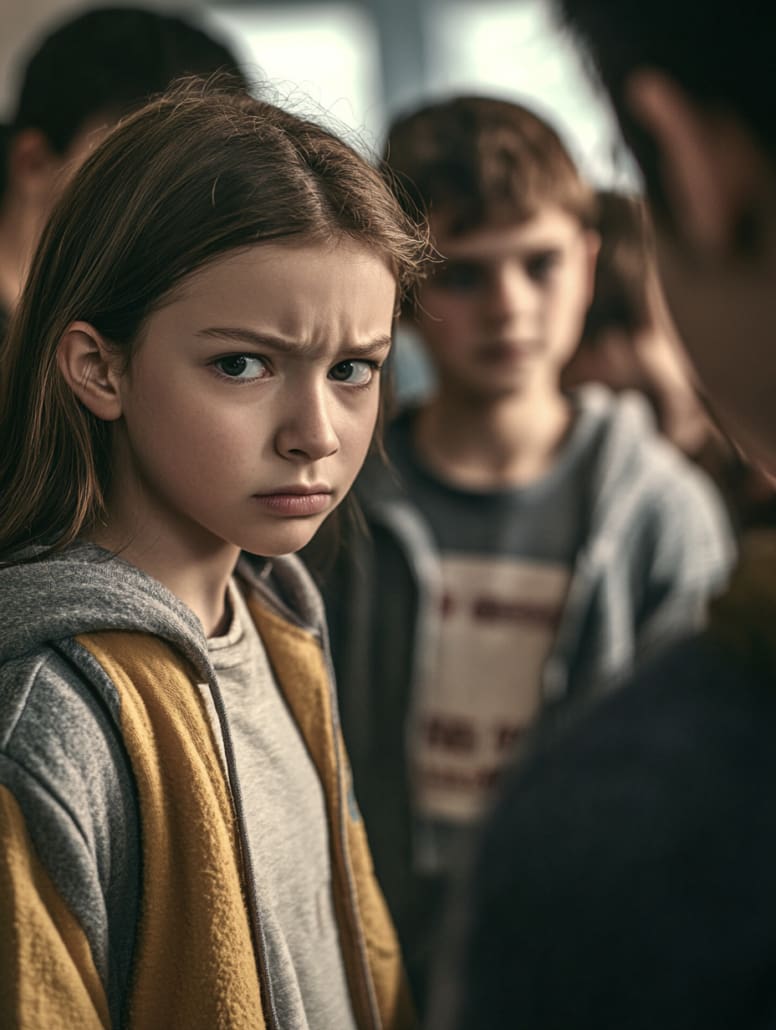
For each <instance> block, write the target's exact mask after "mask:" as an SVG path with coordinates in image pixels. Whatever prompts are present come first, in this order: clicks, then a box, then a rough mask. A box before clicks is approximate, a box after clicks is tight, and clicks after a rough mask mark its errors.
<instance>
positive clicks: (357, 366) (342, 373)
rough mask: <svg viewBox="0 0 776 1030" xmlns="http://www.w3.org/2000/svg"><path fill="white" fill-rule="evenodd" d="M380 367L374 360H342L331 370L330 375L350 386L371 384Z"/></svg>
mask: <svg viewBox="0 0 776 1030" xmlns="http://www.w3.org/2000/svg"><path fill="white" fill-rule="evenodd" d="M378 369H379V365H377V364H376V362H374V361H340V362H339V363H338V364H336V365H335V366H334V368H333V369H332V370H331V372H329V377H330V378H331V379H334V380H336V381H337V382H338V383H347V384H348V385H349V386H369V384H370V383H371V382H372V379H373V378H374V375H375V372H377V371H378Z"/></svg>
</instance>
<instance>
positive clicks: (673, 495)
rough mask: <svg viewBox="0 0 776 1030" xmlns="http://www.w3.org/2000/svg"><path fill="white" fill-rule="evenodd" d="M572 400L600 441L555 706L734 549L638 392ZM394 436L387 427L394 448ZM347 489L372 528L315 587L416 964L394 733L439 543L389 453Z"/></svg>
mask: <svg viewBox="0 0 776 1030" xmlns="http://www.w3.org/2000/svg"><path fill="white" fill-rule="evenodd" d="M577 403H578V404H579V406H580V407H581V408H582V409H583V410H584V411H585V412H586V413H587V414H588V415H589V416H590V417H592V418H593V419H594V420H595V421H596V423H597V430H596V432H595V433H594V436H595V439H596V441H597V442H596V447H597V451H596V457H595V462H594V466H593V472H592V475H591V477H590V482H589V484H588V491H587V495H588V498H589V502H588V509H589V511H588V515H587V520H586V524H587V527H588V532H587V537H586V540H585V541H584V543H583V545H582V546H581V548H580V549H579V552H578V554H577V557H576V562H575V565H574V568H573V575H572V580H571V584H570V587H569V590H568V594H567V599H566V602H565V608H564V612H563V616H562V619H561V623H560V626H559V629H558V632H557V635H556V638H555V643H554V646H553V648H552V651H551V654H550V656H549V658H548V660H547V662H546V665H545V668H544V674H543V684H542V685H543V695H544V699H545V711H550V710H552V711H553V712H556V711H563V710H565V709H566V707H567V706H568V704H569V702H570V701H571V700H572V699H578V698H585V697H591V696H593V695H595V694H599V693H601V692H603V691H605V690H608V689H611V688H612V687H613V686H615V685H617V684H618V683H619V682H620V681H621V680H622V679H623V678H624V677H625V676H627V675H628V673H629V672H630V670H631V669H632V667H633V664H634V663H635V662H636V660H637V659H638V658H639V657H640V656H641V655H642V654H643V653H645V652H646V651H647V650H651V649H652V648H653V647H654V646H655V645H657V644H658V643H661V642H663V641H665V640H666V639H668V638H669V637H671V636H673V635H678V634H681V633H682V632H683V631H686V630H687V629H689V628H692V627H693V626H695V625H697V624H699V623H700V622H701V621H702V616H703V612H704V609H705V604H706V602H707V600H708V598H709V596H710V595H712V594H713V593H715V592H716V591H717V590H718V589H719V588H721V587H722V586H723V585H724V583H725V581H726V577H727V574H728V572H729V570H730V567H731V565H732V561H733V558H734V548H733V542H732V537H731V531H730V528H729V523H728V520H727V517H726V515H725V512H724V509H723V506H722V503H721V501H720V500H719V498H718V496H717V494H716V491H715V489H714V487H713V486H712V485H711V483H710V482H709V481H707V479H706V477H705V476H704V475H703V474H702V473H701V472H699V471H698V470H697V469H696V468H695V467H694V466H692V465H691V464H690V463H689V462H688V461H687V460H686V459H684V458H683V456H681V455H680V454H679V453H678V452H677V451H676V450H675V448H673V447H672V446H671V445H670V444H668V443H667V442H665V441H664V440H663V439H662V438H660V437H659V436H658V435H657V433H656V430H655V428H654V423H653V420H652V417H651V414H650V412H649V410H648V408H647V406H646V404H645V402H644V401H643V400H642V399H641V398H640V397H637V396H636V395H624V396H621V397H618V398H615V397H614V395H612V394H611V393H610V392H609V391H607V390H604V389H603V388H598V387H592V388H585V389H583V390H582V391H580V392H579V394H578V397H577ZM391 446H392V435H391V433H390V431H389V434H388V441H387V450H388V454H389V457H390V454H391ZM357 495H358V498H359V501H360V504H361V507H362V509H363V512H364V514H365V517H366V521H367V524H368V529H369V535H368V536H365V535H361V536H356V537H354V538H353V539H349V540H348V541H347V547H345V548H343V549H342V553H341V555H340V557H339V559H338V562H337V565H336V566H335V568H334V570H333V572H332V573H331V575H330V576H329V577H328V578H327V580H326V582H325V583H324V597H325V600H326V605H327V615H328V618H329V625H330V630H331V634H332V648H333V653H334V661H335V668H336V671H337V680H338V690H339V697H340V710H341V713H342V722H343V730H344V733H345V738H346V742H347V745H348V750H349V753H350V756H351V761H352V763H353V773H354V779H355V785H356V794H357V796H358V799H359V804H360V806H361V809H362V811H363V813H364V818H365V821H366V825H367V829H368V832H369V838H370V843H371V845H372V851H373V854H374V858H375V867H376V870H377V874H378V878H379V879H380V882H381V884H382V886H383V889H384V891H385V894H386V897H387V899H388V902H389V905H390V906H391V908H392V913H393V916H394V920H395V921H396V924H397V927H398V930H399V935H400V937H401V938H402V943H403V947H404V950H405V956H406V958H407V961H408V965H409V968H410V972H411V974H412V972H413V964H414V963H415V960H416V956H418V955H419V954H421V953H425V951H426V950H427V947H428V925H429V922H430V920H431V919H432V918H433V917H434V916H435V914H436V913H435V912H433V911H431V910H432V909H434V908H435V904H434V903H433V902H431V903H428V899H429V898H431V897H432V896H433V893H434V890H435V888H434V887H433V885H430V884H429V883H428V882H426V883H424V884H422V885H421V884H419V883H418V882H417V880H416V878H415V877H414V874H413V868H414V861H413V842H412V814H411V803H410V796H409V785H408V781H407V762H406V755H405V736H406V721H407V716H408V713H409V711H410V706H411V699H412V698H413V694H414V691H415V689H416V686H415V685H416V684H417V683H418V682H419V681H420V679H421V677H423V676H424V675H425V671H426V669H427V667H428V663H429V661H431V660H432V658H433V653H434V640H435V635H436V631H437V625H438V612H439V611H440V605H439V583H440V565H439V554H438V551H437V548H436V545H435V543H434V540H433V537H432V533H431V530H430V528H429V526H428V524H427V523H426V522H425V520H424V519H423V517H422V516H421V514H420V513H419V512H418V510H417V508H416V507H415V506H414V505H413V503H412V499H411V498H410V497H408V496H407V495H406V493H405V492H404V490H403V488H402V485H401V483H400V482H399V481H398V479H397V475H396V473H395V472H393V471H391V470H389V469H388V468H387V467H386V466H385V464H384V463H382V462H381V461H379V460H376V459H375V460H373V461H371V462H370V463H369V464H368V465H367V467H366V468H365V470H364V472H363V473H362V476H361V477H360V479H359V482H358V484H357ZM419 942H420V943H419ZM418 961H420V962H422V958H421V959H419V960H418ZM416 986H417V980H416Z"/></svg>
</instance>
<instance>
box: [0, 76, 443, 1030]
mask: <svg viewBox="0 0 776 1030" xmlns="http://www.w3.org/2000/svg"><path fill="white" fill-rule="evenodd" d="M422 257H423V241H422V238H421V234H420V233H419V231H418V229H417V227H415V226H414V225H413V224H411V223H410V222H409V221H407V219H406V218H405V217H404V216H403V215H402V213H401V212H400V210H399V208H398V206H397V204H396V203H395V201H394V199H393V198H392V196H391V194H390V192H389V190H388V188H387V187H386V186H385V185H384V184H383V182H382V180H381V178H380V176H379V174H378V173H377V172H376V171H375V170H374V169H373V168H371V167H370V166H369V165H368V164H367V163H366V162H365V161H364V160H362V159H361V158H360V157H359V156H357V155H356V154H355V153H354V152H353V151H352V150H351V149H349V148H348V147H347V146H346V145H345V144H343V143H342V142H341V141H339V140H338V139H336V138H335V137H333V136H332V135H330V134H329V133H328V132H327V131H325V130H324V129H322V128H320V127H319V126H317V125H314V124H310V123H308V122H305V121H302V120H300V119H298V118H296V117H294V116H292V115H289V114H287V113H284V112H282V111H280V110H278V109H276V108H274V107H272V106H270V105H268V104H266V103H262V102H259V101H256V100H252V99H249V98H247V97H245V96H237V95H234V94H232V95H230V94H229V93H226V92H218V91H213V90H206V89H204V88H202V87H191V86H190V87H188V88H186V89H182V90H180V91H178V92H177V93H175V94H172V95H168V96H167V97H162V98H161V99H159V100H158V101H156V102H154V103H153V104H151V105H150V106H148V107H146V108H144V109H143V110H142V111H140V112H139V113H138V114H136V115H134V116H133V117H132V118H130V119H129V120H127V121H126V122H125V123H124V124H122V125H120V126H119V127H118V128H117V129H116V130H115V131H114V132H113V133H112V134H111V135H110V136H109V137H108V138H107V139H106V140H105V142H104V143H103V144H102V145H101V146H100V147H99V148H98V149H97V150H96V151H95V152H94V154H93V155H92V157H91V158H90V159H89V160H88V161H87V163H86V164H85V165H84V167H83V168H82V169H81V170H80V172H79V173H78V174H77V176H76V177H75V179H74V180H73V181H72V183H71V184H70V186H69V187H68V189H67V191H66V192H65V194H64V195H63V196H62V198H61V199H60V201H59V203H58V205H57V207H56V209H55V211H54V213H53V215H52V217H51V220H50V222H49V224H48V226H47V229H46V231H45V233H44V236H43V238H42V241H41V243H40V246H39V248H38V251H37V254H36V256H35V259H34V262H33V266H32V271H31V276H30V279H29V282H28V285H27V288H26V291H25V293H24V296H23V298H22V302H21V306H20V309H19V311H18V313H17V316H16V317H15V319H14V321H13V323H12V326H11V330H10V334H9V337H8V339H7V341H6V343H5V345H4V348H3V351H2V354H1V357H0V360H1V365H0V433H1V434H2V435H1V437H0V561H2V568H0V626H1V627H2V628H1V629H0V941H2V945H1V946H0V1011H2V1013H3V1023H4V1025H8V1026H10V1025H14V1026H20V1027H36V1028H37V1027H46V1028H47V1030H51V1028H57V1027H62V1028H65V1027H66V1028H73V1027H79V1028H83V1027H95V1026H103V1027H107V1026H113V1027H119V1026H126V1027H137V1028H144V1030H145V1028H152V1027H153V1028H157V1027H159V1028H162V1027H181V1028H187V1030H189V1028H192V1027H194V1028H196V1027H201V1028H207V1030H212V1028H217V1027H218V1028H220V1027H225V1028H226V1027H228V1028H248V1027H250V1028H262V1027H273V1028H276V1030H280V1028H282V1030H296V1028H306V1027H310V1028H315V1030H319V1028H320V1030H328V1028H332V1030H348V1028H355V1027H358V1028H378V1027H391V1028H399V1027H405V1026H408V1025H410V1024H411V1022H412V1016H411V1014H410V1008H409V1004H408V1001H407V998H406V994H405V990H404V985H403V978H402V973H401V969H400V961H399V956H398V952H397V945H396V941H395V936H394V933H393V930H392V928H391V926H390V922H389V920H388V918H387V915H386V911H385V908H384V904H383V901H382V897H381V895H380V892H379V889H378V887H377V885H376V883H375V880H374V878H373V873H372V865H371V860H370V858H369V854H368V849H367V845H366V840H365V836H364V832H363V829H362V824H361V822H360V819H359V815H358V811H357V809H356V808H355V804H354V801H353V796H352V792H351V787H350V782H349V772H348V766H347V759H346V757H345V754H344V750H343V746H342V741H341V736H340V730H339V723H338V716H337V710H336V703H335V700H334V692H333V687H332V682H331V676H330V659H329V652H328V645H327V638H326V630H325V626H324V622H323V617H322V612H321V605H320V602H319V599H318V595H317V594H316V592H315V590H314V588H313V587H312V585H311V583H310V580H309V579H308V577H307V575H306V574H305V573H304V571H303V569H302V567H301V564H300V563H299V562H298V560H297V559H295V558H294V557H289V555H290V553H291V552H293V551H296V550H298V549H299V548H300V547H302V546H303V545H305V544H306V543H307V542H308V541H309V540H310V538H311V537H312V535H313V534H314V533H315V531H316V529H317V528H318V526H319V525H320V524H321V522H322V521H323V520H324V519H325V518H326V516H327V515H328V514H329V513H330V512H331V511H332V510H333V509H334V508H335V507H336V506H337V505H338V504H339V503H340V501H341V500H342V498H343V497H344V496H345V494H346V493H347V491H348V488H349V487H350V485H351V483H352V481H353V479H354V477H355V475H356V473H357V471H358V469H359V466H360V465H361V463H362V460H363V458H364V456H365V454H366V452H367V449H368V447H369V443H370V439H371V437H372V433H373V429H374V426H375V422H376V418H377V415H378V409H379V398H380V386H379V381H380V367H381V365H382V364H383V362H384V360H385V358H386V356H387V352H388V349H389V345H390V335H391V326H392V320H393V316H394V312H395V310H396V306H397V300H398V298H399V297H400V295H401V294H402V293H403V292H404V291H405V290H406V289H407V288H408V287H409V286H410V285H411V284H412V282H413V280H414V278H415V276H416V273H417V269H418V267H420V265H421V263H422ZM241 551H242V552H244V553H243V555H242V557H241V556H240V553H241ZM259 555H261V556H262V557H256V556H259Z"/></svg>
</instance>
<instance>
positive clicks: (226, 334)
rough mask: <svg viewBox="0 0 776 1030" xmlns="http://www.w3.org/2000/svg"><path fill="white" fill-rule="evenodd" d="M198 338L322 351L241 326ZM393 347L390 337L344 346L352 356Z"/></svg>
mask: <svg viewBox="0 0 776 1030" xmlns="http://www.w3.org/2000/svg"><path fill="white" fill-rule="evenodd" d="M195 335H196V336H204V337H207V338H215V339H222V340H230V341H232V342H233V343H247V344H250V345H251V346H252V347H259V348H270V349H272V350H278V351H284V352H286V353H288V354H291V353H293V354H296V355H302V356H305V355H313V354H316V353H318V352H319V351H320V350H322V347H321V345H320V344H318V343H314V342H309V343H299V342H298V341H296V340H288V339H286V338H284V337H282V336H273V335H272V333H257V332H256V331H255V330H253V329H247V328H243V327H241V326H210V327H209V328H208V329H199V330H198V331H197V332H196V334H195ZM390 346H391V337H390V336H378V337H377V338H376V339H374V340H370V341H369V342H368V343H353V344H347V345H343V349H345V350H347V351H349V352H350V353H352V354H364V355H369V354H374V353H377V352H379V351H382V350H385V349H386V348H387V347H390Z"/></svg>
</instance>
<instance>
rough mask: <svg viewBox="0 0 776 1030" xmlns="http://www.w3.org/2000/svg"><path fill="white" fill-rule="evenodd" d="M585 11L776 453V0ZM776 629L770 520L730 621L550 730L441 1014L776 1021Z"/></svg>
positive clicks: (679, 259) (537, 1027) (517, 790)
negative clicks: (775, 56) (577, 718)
mask: <svg viewBox="0 0 776 1030" xmlns="http://www.w3.org/2000/svg"><path fill="white" fill-rule="evenodd" d="M562 6H563V8H564V9H565V12H566V15H567V18H568V20H569V22H570V23H571V24H572V25H573V27H574V28H575V29H576V30H577V32H578V33H579V35H580V37H581V38H582V39H583V40H585V41H587V42H588V43H589V45H590V47H591V50H592V54H593V56H594V58H595V60H596V63H597V64H598V67H599V69H600V72H601V76H602V79H603V82H604V84H605V85H606V87H607V89H608V90H609V92H610V94H611V97H612V100H613V102H614V105H615V108H616V110H617V113H618V115H619V118H620V121H621V124H622V127H623V130H624V132H625V136H626V139H627V140H628V142H629V143H630V144H631V146H632V147H633V150H634V153H635V155H636V157H637V159H638V160H639V162H640V164H641V166H642V169H643V171H644V176H645V181H646V186H647V191H648V194H649V197H650V200H651V201H652V205H653V213H654V218H655V226H656V234H657V238H658V256H659V259H660V262H661V271H662V275H663V282H664V287H665V290H666V294H667V297H668V301H669V305H670V307H671V310H672V313H673V316H674V318H675V321H676V324H677V328H678V330H679V333H680V337H681V340H682V341H683V343H684V344H685V345H686V347H687V350H688V352H689V354H690V357H691V359H692V361H693V363H694V364H695V367H696V370H697V373H698V375H699V378H700V379H701V381H702V383H703V384H704V386H705V389H706V391H707V393H708V397H709V399H710V401H711V402H712V403H713V404H714V406H715V408H716V411H717V414H718V416H719V417H720V420H721V421H722V423H723V424H724V425H725V427H726V428H727V429H728V430H729V431H730V433H731V435H732V436H733V437H734V438H737V439H738V440H739V441H740V442H741V443H742V444H743V445H744V446H745V447H746V448H747V449H748V451H749V452H750V454H752V455H753V456H754V457H756V458H759V459H760V460H761V461H762V462H763V463H764V464H766V465H767V466H769V467H770V469H771V470H772V471H773V470H774V469H776V405H774V403H773V392H774V389H776V346H774V340H775V339H776V292H774V283H776V162H775V161H774V153H775V152H776V150H775V144H776V135H775V133H776V127H775V125H774V120H773V107H772V101H773V85H772V61H771V46H772V40H773V30H774V28H776V21H775V16H774V11H773V9H772V8H771V7H768V6H766V5H760V4H753V3H744V4H743V5H739V6H738V7H737V8H736V10H735V16H734V17H731V11H730V9H729V7H728V5H722V4H719V3H713V2H712V3H706V2H704V3H702V4H701V3H700V2H699V0H687V2H685V3H683V4H676V3H669V2H668V0H653V2H652V3H649V4H644V3H640V2H635V0H625V2H621V0H617V3H614V2H611V3H601V2H599V0H595V2H592V0H564V2H563V5H562ZM720 55H723V59H720ZM775 625H776V542H775V540H774V536H773V534H772V533H768V532H765V533H760V534H758V535H755V536H753V537H752V538H751V539H750V540H749V541H748V542H747V543H746V544H745V546H744V549H743V554H742V561H741V564H740V567H739V569H738V571H737V573H736V575H735V577H734V580H733V583H732V586H731V588H730V589H729V591H728V592H727V594H726V595H725V596H724V597H723V598H722V599H721V600H719V601H718V602H717V603H715V605H714V606H713V609H712V618H711V623H710V626H709V629H708V631H707V632H705V633H703V634H701V635H699V636H696V637H692V638H689V639H688V640H686V641H683V642H681V643H676V644H674V645H673V646H672V647H670V648H669V649H667V650H666V651H665V653H664V654H663V655H662V656H661V657H660V658H659V659H657V660H656V661H655V662H654V663H651V664H649V665H646V666H645V667H644V668H643V669H642V671H641V672H640V673H639V675H638V676H637V678H636V682H635V683H634V684H632V685H631V686H629V687H628V689H626V690H624V691H621V692H620V693H619V694H618V696H617V697H612V698H609V699H606V700H605V701H604V702H602V703H601V705H600V706H599V707H598V708H597V709H596V710H594V711H592V712H590V713H588V715H587V717H586V718H585V719H583V720H582V721H581V722H580V723H579V724H577V725H576V726H574V727H573V728H572V729H571V730H570V731H569V730H568V728H567V730H566V731H565V732H561V733H560V734H556V733H548V734H547V735H546V738H545V739H544V740H543V741H541V742H540V743H539V744H538V745H537V747H536V749H535V751H534V754H533V755H532V756H531V758H530V759H529V760H528V761H526V762H525V763H524V765H523V767H522V768H521V769H520V770H519V771H518V775H516V776H515V777H514V778H513V780H512V781H511V782H510V784H509V786H508V789H507V790H506V791H505V793H504V795H503V797H502V798H501V800H500V803H499V805H498V806H497V809H496V811H495V812H494V815H493V818H492V821H491V822H490V825H489V827H488V830H487V833H486V835H485V839H484V842H483V847H482V849H481V853H480V855H479V858H478V861H477V864H476V870H475V876H474V879H473V883H472V892H473V905H472V916H471V927H470V931H469V933H468V937H467V944H466V948H465V951H464V965H463V969H462V970H461V971H460V975H462V977H463V981H464V983H465V985H466V989H465V991H464V997H463V999H462V1000H460V1001H458V1002H455V1003H454V1004H453V1005H452V1008H451V1009H450V1011H452V1010H453V1009H454V1010H455V1017H454V1018H447V1019H445V1018H444V1017H442V1018H441V1019H440V1022H439V1025H441V1026H444V1027H451V1026H456V1027H461V1028H463V1027H469V1026H472V1025H476V1026H477V1027H478V1028H480V1030H496V1028H506V1027H512V1026H515V1025H524V1026H529V1027H531V1028H532V1030H556V1028H557V1030H560V1028H566V1027H569V1026H574V1027H575V1028H578V1030H588V1028H589V1030H607V1028H612V1030H613V1028H618V1030H619V1028H621V1027H626V1026H627V1027H628V1028H631V1030H642V1028H643V1030H647V1028H650V1030H651V1028H654V1027H660V1028H661V1030H680V1028H681V1030H694V1028H698V1030H701V1028H703V1030H716V1028H719V1030H726V1028H729V1027H736V1030H750V1028H752V1030H753V1028H765V1027H773V1026H776V878H774V875H773V869H774V864H776V806H774V804H773V798H772V794H771V787H772V784H773V783H774V781H775V780H776V749H775V748H774V739H775V738H776V634H775V633H774V626H775ZM446 986H447V987H449V983H448V984H447V985H446ZM445 995H446V996H445V997H444V998H440V1003H442V1002H443V1003H444V1004H440V1010H441V1008H444V1007H450V1005H451V996H450V994H449V992H448V991H446V992H445ZM435 1025H436V1024H435Z"/></svg>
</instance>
